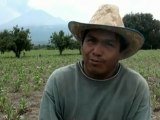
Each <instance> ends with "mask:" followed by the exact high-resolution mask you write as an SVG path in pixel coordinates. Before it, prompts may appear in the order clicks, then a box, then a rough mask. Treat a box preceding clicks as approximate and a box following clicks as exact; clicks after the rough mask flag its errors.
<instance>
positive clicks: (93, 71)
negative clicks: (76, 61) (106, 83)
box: [81, 30, 120, 79]
mask: <svg viewBox="0 0 160 120" xmlns="http://www.w3.org/2000/svg"><path fill="white" fill-rule="evenodd" d="M81 51H82V56H83V61H84V71H85V72H86V74H87V75H88V76H90V77H93V78H96V79H105V78H107V77H110V76H111V75H112V74H113V72H114V70H115V67H116V65H117V62H118V59H119V57H120V52H119V51H120V43H119V40H118V38H117V36H116V35H115V33H112V32H108V31H104V30H91V31H89V32H88V33H87V34H86V36H85V38H84V42H83V44H82V48H81Z"/></svg>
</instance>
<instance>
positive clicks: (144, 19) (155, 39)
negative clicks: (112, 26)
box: [123, 13, 160, 49]
mask: <svg viewBox="0 0 160 120" xmlns="http://www.w3.org/2000/svg"><path fill="white" fill-rule="evenodd" d="M123 22H124V24H125V26H126V27H129V28H133V29H136V30H138V31H139V32H141V33H142V34H143V35H144V38H145V43H144V45H143V47H142V48H143V49H151V48H154V49H157V48H158V46H160V39H159V36H160V21H158V20H155V19H153V16H152V14H148V13H146V14H143V13H136V14H133V13H131V14H127V15H125V16H124V17H123Z"/></svg>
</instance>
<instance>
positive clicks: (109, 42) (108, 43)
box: [105, 41, 114, 47]
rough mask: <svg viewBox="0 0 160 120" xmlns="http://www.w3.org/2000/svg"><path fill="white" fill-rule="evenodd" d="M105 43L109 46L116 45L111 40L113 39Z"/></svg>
mask: <svg viewBox="0 0 160 120" xmlns="http://www.w3.org/2000/svg"><path fill="white" fill-rule="evenodd" d="M105 44H106V45H107V46H112V47H113V46H114V43H113V42H111V41H108V42H106V43H105Z"/></svg>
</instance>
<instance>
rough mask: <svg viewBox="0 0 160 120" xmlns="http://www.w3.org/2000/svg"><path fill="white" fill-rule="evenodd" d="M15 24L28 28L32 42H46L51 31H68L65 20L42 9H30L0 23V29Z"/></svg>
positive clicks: (10, 27)
mask: <svg viewBox="0 0 160 120" xmlns="http://www.w3.org/2000/svg"><path fill="white" fill-rule="evenodd" d="M16 25H18V26H19V27H24V28H28V29H30V32H31V38H32V43H34V44H47V43H48V40H49V38H50V35H51V33H53V32H59V31H60V30H63V31H64V32H65V33H69V31H68V28H67V22H66V21H64V20H63V19H61V18H57V17H54V16H51V15H49V14H48V13H46V12H44V11H42V10H31V11H29V12H27V13H25V14H23V15H21V16H19V17H17V18H15V19H13V20H12V21H10V22H8V23H5V24H3V25H1V26H0V30H4V29H12V28H13V26H16Z"/></svg>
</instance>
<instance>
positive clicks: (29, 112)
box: [0, 91, 160, 120]
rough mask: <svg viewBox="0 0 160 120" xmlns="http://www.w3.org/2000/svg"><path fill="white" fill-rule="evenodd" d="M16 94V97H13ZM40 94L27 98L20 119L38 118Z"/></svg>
mask: <svg viewBox="0 0 160 120" xmlns="http://www.w3.org/2000/svg"><path fill="white" fill-rule="evenodd" d="M15 96H16V97H15ZM18 96H19V95H18V94H17V95H13V99H14V100H15V101H16V100H17V98H18ZM41 96H42V91H36V92H34V93H32V94H31V95H30V96H29V97H28V98H27V108H26V112H25V113H24V114H23V115H21V117H20V120H38V113H39V104H40V100H41ZM0 120H7V119H6V116H5V115H4V114H2V113H1V112H0ZM152 120H160V111H157V112H153V113H152Z"/></svg>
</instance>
